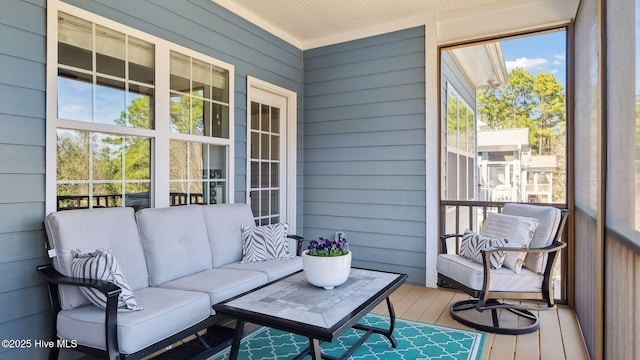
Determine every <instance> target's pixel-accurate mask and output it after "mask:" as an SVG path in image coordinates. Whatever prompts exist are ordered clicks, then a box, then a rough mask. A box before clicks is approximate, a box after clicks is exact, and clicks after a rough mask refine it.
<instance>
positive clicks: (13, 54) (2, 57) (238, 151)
mask: <svg viewBox="0 0 640 360" xmlns="http://www.w3.org/2000/svg"><path fill="white" fill-rule="evenodd" d="M65 2H67V3H69V4H71V5H74V6H78V7H80V8H82V9H84V10H88V11H91V12H93V13H96V14H98V15H100V16H103V17H106V18H108V19H111V20H114V21H116V22H119V23H122V24H124V25H127V26H129V27H132V28H135V29H138V30H140V31H143V32H146V33H149V34H151V35H154V36H157V37H159V38H163V39H165V40H168V41H171V42H173V43H176V44H178V45H182V46H184V47H187V48H190V49H193V50H195V51H198V52H200V53H203V54H205V55H208V56H211V57H213V58H216V59H219V60H222V61H225V62H228V63H230V64H232V65H234V67H235V77H234V79H233V80H232V81H234V86H235V94H234V98H235V104H234V110H235V112H234V114H235V118H234V121H235V127H234V131H235V139H234V140H235V156H234V159H232V161H233V162H234V164H235V169H236V173H235V174H233V175H232V176H231V180H232V181H234V182H235V193H234V194H232V195H231V196H233V197H234V200H235V202H245V194H244V192H245V190H246V189H245V183H246V141H247V139H246V114H247V113H246V80H247V76H254V77H256V78H259V79H261V80H264V81H267V82H270V83H273V84H275V85H278V86H280V87H283V88H286V89H289V90H291V91H294V92H296V93H298V94H299V95H300V97H299V100H298V101H299V102H298V109H297V115H298V129H299V133H298V134H297V135H298V136H297V139H298V148H297V149H295V151H296V153H297V154H298V163H297V164H296V165H297V167H298V172H299V176H298V181H299V187H298V189H297V193H298V207H299V208H302V196H304V192H303V191H302V181H303V177H302V168H303V165H302V162H303V147H302V141H303V140H304V138H303V133H302V129H303V128H304V126H303V122H302V120H303V112H302V109H303V103H302V97H301V96H302V79H303V73H302V51H301V50H300V49H298V48H296V47H295V46H293V45H291V44H289V43H287V42H285V41H283V40H282V39H279V38H277V37H275V36H273V35H272V34H270V33H267V32H266V31H264V30H262V29H260V28H258V27H257V26H256V25H254V24H251V23H249V22H247V21H246V20H244V19H241V18H240V17H238V16H236V15H234V14H232V13H231V12H229V11H228V10H226V9H224V8H222V7H220V6H218V5H217V4H215V3H214V2H212V1H210V0H188V1H179V2H177V1H173V0H136V1H130V0H111V1H93V0H67V1H65ZM46 6H47V1H46V0H8V1H3V2H2V5H1V6H0V7H1V9H0V44H2V46H0V68H2V69H4V71H0V219H2V220H1V221H0V303H1V304H3V307H4V308H5V309H11V311H10V312H6V311H5V312H2V313H1V314H0V337H1V338H2V339H38V338H42V339H45V338H48V337H49V335H50V334H49V328H50V324H49V310H48V309H49V307H48V302H47V297H46V292H45V287H44V286H43V285H42V280H41V279H40V278H39V276H38V275H37V273H36V272H35V266H36V265H37V264H43V263H46V262H47V261H48V260H47V259H46V258H45V256H44V255H45V252H44V246H43V243H44V240H45V234H44V232H43V230H42V220H43V219H44V216H45V213H44V211H45V206H44V205H45V204H44V201H45V188H46V184H45V176H44V174H45V154H46V151H55V149H45V145H46V144H45V132H46V117H45V116H46V45H47V37H46V28H47V21H46V20H47V9H46ZM7 69H10V71H7ZM297 221H298V224H299V226H300V228H299V231H298V232H299V233H301V232H302V221H303V217H302V211H299V212H298V218H297ZM63 353H65V354H63V357H65V358H68V357H69V356H70V352H69V351H66V352H63ZM71 356H74V355H71ZM0 358H2V359H24V358H32V359H43V358H46V351H43V350H42V349H31V350H30V351H26V350H17V351H16V350H9V349H0Z"/></svg>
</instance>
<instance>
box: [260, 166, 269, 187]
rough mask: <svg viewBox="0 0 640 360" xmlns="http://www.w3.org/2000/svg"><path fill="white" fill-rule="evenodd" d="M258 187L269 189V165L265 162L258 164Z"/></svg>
mask: <svg viewBox="0 0 640 360" xmlns="http://www.w3.org/2000/svg"><path fill="white" fill-rule="evenodd" d="M260 187H261V188H268V187H269V163H267V162H263V163H261V164H260Z"/></svg>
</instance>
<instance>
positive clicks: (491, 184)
mask: <svg viewBox="0 0 640 360" xmlns="http://www.w3.org/2000/svg"><path fill="white" fill-rule="evenodd" d="M556 163H557V162H556V157H555V156H553V155H531V148H530V147H529V129H500V130H488V129H486V128H482V129H481V130H480V131H478V169H479V172H480V176H479V184H478V186H479V188H480V189H479V194H480V195H479V197H478V199H479V200H481V201H517V202H534V203H550V202H552V189H553V170H554V169H555V168H556Z"/></svg>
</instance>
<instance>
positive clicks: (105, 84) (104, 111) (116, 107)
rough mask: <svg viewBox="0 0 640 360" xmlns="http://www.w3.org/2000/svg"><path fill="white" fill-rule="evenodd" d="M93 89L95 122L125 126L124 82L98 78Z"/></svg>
mask: <svg viewBox="0 0 640 360" xmlns="http://www.w3.org/2000/svg"><path fill="white" fill-rule="evenodd" d="M95 89H96V108H95V115H94V119H95V122H97V123H101V124H109V125H120V126H125V125H126V119H125V84H124V82H122V81H117V80H111V79H106V78H101V77H98V78H97V84H96V88H95Z"/></svg>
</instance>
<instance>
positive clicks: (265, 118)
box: [260, 105, 270, 131]
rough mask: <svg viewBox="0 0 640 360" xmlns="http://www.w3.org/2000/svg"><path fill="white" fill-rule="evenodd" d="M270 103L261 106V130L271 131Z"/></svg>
mask: <svg viewBox="0 0 640 360" xmlns="http://www.w3.org/2000/svg"><path fill="white" fill-rule="evenodd" d="M269 122H270V121H269V105H262V106H261V107H260V130H261V131H269Z"/></svg>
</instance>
